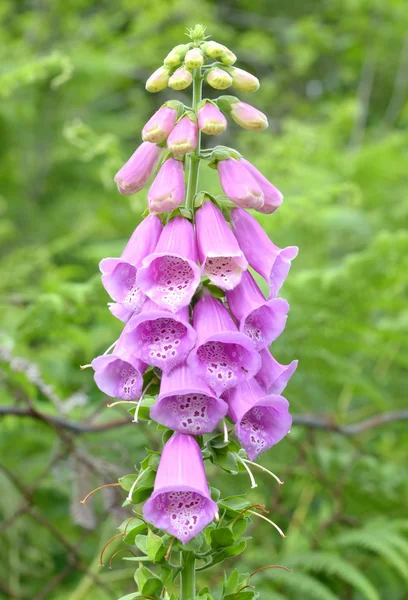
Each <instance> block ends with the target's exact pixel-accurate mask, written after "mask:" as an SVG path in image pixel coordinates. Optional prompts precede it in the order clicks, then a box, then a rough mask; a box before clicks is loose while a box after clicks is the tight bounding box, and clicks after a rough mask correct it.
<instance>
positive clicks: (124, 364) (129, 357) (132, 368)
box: [91, 335, 147, 400]
mask: <svg viewBox="0 0 408 600" xmlns="http://www.w3.org/2000/svg"><path fill="white" fill-rule="evenodd" d="M91 366H92V368H93V369H94V371H95V374H94V379H95V382H96V385H97V386H98V388H99V389H100V390H101V391H102V392H104V393H105V394H107V395H108V396H110V397H111V398H120V399H121V400H138V399H139V398H140V396H141V394H142V387H143V373H144V372H145V371H146V369H147V365H146V364H145V363H143V362H141V361H140V360H139V359H137V358H136V357H135V356H134V355H133V354H132V353H131V352H129V350H128V349H127V347H126V344H125V342H124V337H123V335H122V336H121V337H120V338H119V340H118V341H117V343H116V345H115V348H114V350H113V352H112V353H111V354H104V355H102V356H97V357H96V358H94V359H93V361H92V363H91Z"/></svg>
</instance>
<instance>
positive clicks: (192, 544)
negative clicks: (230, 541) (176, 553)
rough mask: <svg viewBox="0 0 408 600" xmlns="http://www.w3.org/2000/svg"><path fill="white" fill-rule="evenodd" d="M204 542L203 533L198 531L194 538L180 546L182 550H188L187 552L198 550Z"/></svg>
mask: <svg viewBox="0 0 408 600" xmlns="http://www.w3.org/2000/svg"><path fill="white" fill-rule="evenodd" d="M205 543H206V542H205V537H204V534H203V533H201V532H200V533H199V534H198V535H197V536H196V537H195V538H193V539H192V540H190V541H189V542H187V544H183V545H182V546H181V547H182V549H183V550H188V551H189V552H200V551H201V549H202V546H203V545H204V544H205Z"/></svg>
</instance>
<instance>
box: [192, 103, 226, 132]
mask: <svg viewBox="0 0 408 600" xmlns="http://www.w3.org/2000/svg"><path fill="white" fill-rule="evenodd" d="M198 127H199V129H200V130H201V131H202V132H203V133H206V134H207V135H217V134H219V133H222V132H223V131H225V130H226V129H227V119H226V118H225V117H224V115H223V114H222V112H221V111H220V110H219V109H218V108H217V107H216V106H215V105H214V104H212V103H211V102H206V103H205V104H204V105H203V106H202V107H201V108H200V109H199V110H198Z"/></svg>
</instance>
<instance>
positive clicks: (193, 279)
mask: <svg viewBox="0 0 408 600" xmlns="http://www.w3.org/2000/svg"><path fill="white" fill-rule="evenodd" d="M200 275H201V269H200V267H199V266H198V265H197V248H196V243H195V239H194V229H193V226H192V224H191V223H190V221H188V220H187V219H183V218H182V217H176V218H175V219H172V220H171V221H170V222H169V223H167V225H166V226H165V227H164V229H163V231H162V234H161V236H160V239H159V241H158V244H157V246H156V249H155V251H154V252H153V253H152V254H149V256H146V258H145V259H144V260H143V262H142V265H141V267H140V268H139V269H138V270H137V276H136V284H137V285H138V286H139V287H140V289H141V290H142V291H143V292H144V293H145V294H146V296H148V297H149V298H150V299H151V300H153V301H154V302H156V304H158V305H159V306H161V307H163V308H166V309H167V310H171V311H172V312H177V311H179V310H180V309H181V308H183V306H187V305H188V304H189V302H190V300H191V298H192V297H193V295H194V292H195V291H196V289H197V287H198V285H199V283H200Z"/></svg>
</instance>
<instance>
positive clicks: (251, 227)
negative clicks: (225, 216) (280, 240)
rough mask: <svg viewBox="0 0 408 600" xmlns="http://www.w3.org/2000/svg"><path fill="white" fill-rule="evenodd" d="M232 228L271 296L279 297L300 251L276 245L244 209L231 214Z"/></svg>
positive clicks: (295, 248) (294, 247)
mask: <svg viewBox="0 0 408 600" xmlns="http://www.w3.org/2000/svg"><path fill="white" fill-rule="evenodd" d="M231 225H232V230H233V232H234V233H235V237H236V238H237V240H238V243H239V245H240V246H241V249H242V251H243V253H244V254H245V258H246V259H247V261H248V262H249V264H250V265H251V267H252V268H253V269H254V270H255V271H256V272H257V273H259V274H260V275H261V276H262V277H263V278H264V279H265V281H266V282H267V283H268V285H269V292H270V296H271V297H275V296H277V294H278V292H279V290H280V288H281V287H282V285H283V282H284V281H285V279H286V277H287V275H288V273H289V269H290V265H291V261H292V260H293V259H294V258H296V256H297V254H298V252H299V248H297V247H296V246H287V247H286V248H278V246H275V244H273V243H272V242H271V240H270V239H269V238H268V236H267V234H266V233H265V231H264V230H263V229H262V227H261V225H260V224H259V223H258V221H257V220H256V219H254V217H252V216H251V215H250V214H249V213H247V212H246V211H245V210H242V209H240V208H234V209H233V210H232V211H231Z"/></svg>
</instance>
